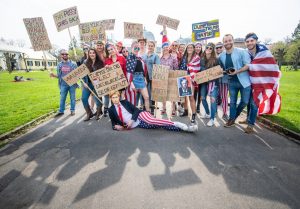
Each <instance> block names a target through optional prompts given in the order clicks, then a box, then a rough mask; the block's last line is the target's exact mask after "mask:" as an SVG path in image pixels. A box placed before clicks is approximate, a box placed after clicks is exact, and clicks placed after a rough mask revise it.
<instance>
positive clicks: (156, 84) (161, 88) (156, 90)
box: [151, 64, 170, 102]
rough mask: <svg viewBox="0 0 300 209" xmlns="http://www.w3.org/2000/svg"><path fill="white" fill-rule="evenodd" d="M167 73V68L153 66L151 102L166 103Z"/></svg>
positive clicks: (168, 68) (168, 69)
mask: <svg viewBox="0 0 300 209" xmlns="http://www.w3.org/2000/svg"><path fill="white" fill-rule="evenodd" d="M169 71H170V67H169V66H165V65H156V64H154V65H153V73H152V92H151V94H152V100H154V101H157V102H165V101H167V100H166V99H167V94H168V78H169Z"/></svg>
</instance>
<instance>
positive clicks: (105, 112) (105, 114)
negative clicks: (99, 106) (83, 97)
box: [103, 107, 108, 117]
mask: <svg viewBox="0 0 300 209" xmlns="http://www.w3.org/2000/svg"><path fill="white" fill-rule="evenodd" d="M103 116H104V117H107V116H108V108H107V107H104V114H103Z"/></svg>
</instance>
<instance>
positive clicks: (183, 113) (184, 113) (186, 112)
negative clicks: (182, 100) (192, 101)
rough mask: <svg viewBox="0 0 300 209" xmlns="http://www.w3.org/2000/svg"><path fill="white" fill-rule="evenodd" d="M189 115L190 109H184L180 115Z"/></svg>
mask: <svg viewBox="0 0 300 209" xmlns="http://www.w3.org/2000/svg"><path fill="white" fill-rule="evenodd" d="M188 115H189V112H188V110H184V111H183V112H182V113H181V114H180V115H179V116H180V117H185V116H188Z"/></svg>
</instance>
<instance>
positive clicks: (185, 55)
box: [182, 44, 196, 64]
mask: <svg viewBox="0 0 300 209" xmlns="http://www.w3.org/2000/svg"><path fill="white" fill-rule="evenodd" d="M189 46H193V49H194V51H193V54H192V58H193V57H194V56H195V54H196V51H195V45H194V44H188V45H186V47H185V50H184V53H183V56H182V58H183V59H185V60H186V64H188V63H189V62H190V61H191V60H192V59H191V60H188V53H187V50H188V47H189Z"/></svg>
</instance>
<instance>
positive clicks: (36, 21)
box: [23, 17, 52, 51]
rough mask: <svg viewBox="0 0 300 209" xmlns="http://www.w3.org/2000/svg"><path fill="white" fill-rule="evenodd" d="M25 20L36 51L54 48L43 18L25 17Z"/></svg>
mask: <svg viewBox="0 0 300 209" xmlns="http://www.w3.org/2000/svg"><path fill="white" fill-rule="evenodd" d="M23 22H24V24H25V27H26V30H27V33H28V35H29V39H30V42H31V45H32V48H33V50H34V51H46V50H49V49H52V46H51V43H50V40H49V37H48V33H47V30H46V28H45V25H44V21H43V18H41V17H35V18H24V19H23Z"/></svg>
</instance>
